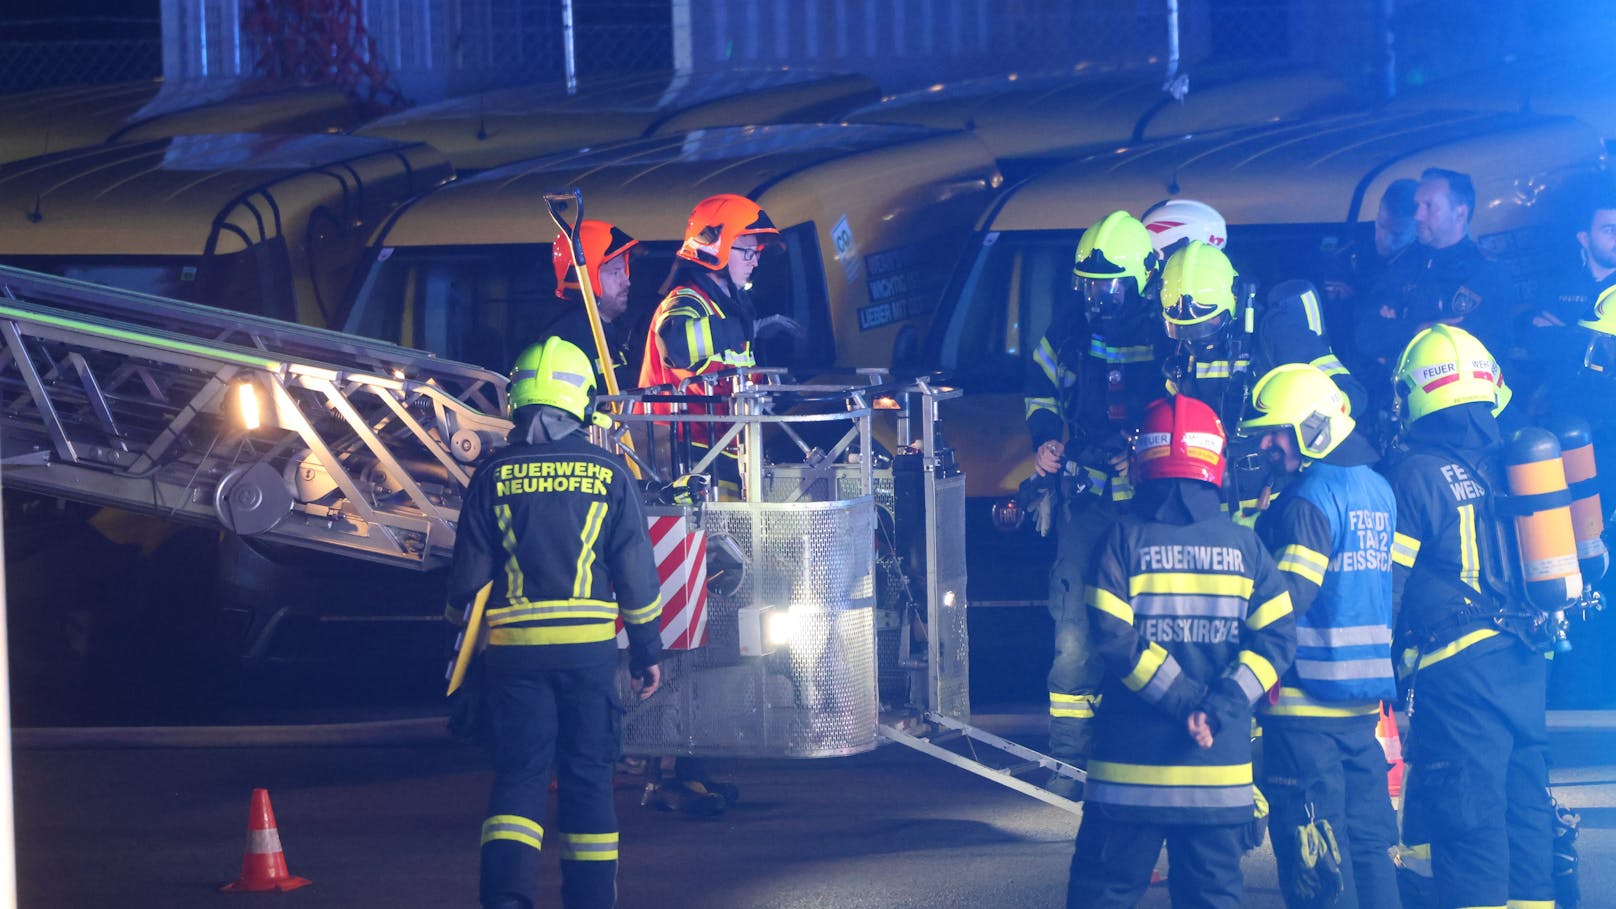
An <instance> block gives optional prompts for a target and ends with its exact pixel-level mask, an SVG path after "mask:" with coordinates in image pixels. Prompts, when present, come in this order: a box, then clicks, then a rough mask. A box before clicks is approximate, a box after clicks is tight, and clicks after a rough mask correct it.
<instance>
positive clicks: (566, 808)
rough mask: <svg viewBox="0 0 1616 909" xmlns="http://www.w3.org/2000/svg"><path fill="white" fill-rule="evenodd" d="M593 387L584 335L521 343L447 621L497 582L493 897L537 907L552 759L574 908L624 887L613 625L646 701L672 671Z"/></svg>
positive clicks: (469, 495) (486, 688)
mask: <svg viewBox="0 0 1616 909" xmlns="http://www.w3.org/2000/svg"><path fill="white" fill-rule="evenodd" d="M594 391H595V370H594V367H593V366H592V364H591V361H590V358H589V357H588V356H586V355H585V354H584V352H583V351H581V350H579V349H578V348H577V347H576V346H575V345H573V344H571V343H569V342H567V341H565V340H563V339H561V338H550V339H549V340H547V341H545V342H544V343H543V344H540V345H534V346H532V347H529V348H528V349H527V350H525V351H523V352H522V354H521V355H520V356H519V357H518V358H517V361H516V368H515V370H514V371H513V372H512V373H511V385H510V406H511V415H512V420H513V422H514V423H515V427H514V428H513V429H512V430H511V439H510V441H511V444H510V445H509V446H508V447H506V448H504V449H501V450H500V451H498V452H496V453H495V454H494V455H493V456H492V457H490V458H489V459H488V460H487V461H485V462H484V463H483V464H482V465H480V466H479V467H478V469H477V473H476V474H475V475H474V476H473V477H472V480H471V484H470V486H469V487H468V488H467V490H466V498H465V502H464V504H463V506H462V508H461V511H460V516H461V517H460V524H459V527H458V535H457V537H456V539H455V552H454V561H453V563H452V565H451V566H450V569H449V578H448V590H449V595H450V600H449V604H450V605H449V619H450V620H451V621H453V622H456V623H459V624H462V625H463V624H465V623H466V622H467V620H468V617H469V616H470V615H471V613H472V604H473V603H474V602H475V600H476V599H477V596H478V593H479V591H481V590H482V589H483V588H484V587H488V591H487V593H486V596H487V600H486V607H485V608H486V611H485V612H484V613H483V625H484V627H486V628H487V649H486V650H484V652H483V654H482V656H481V657H480V658H479V660H480V663H481V667H480V671H481V672H482V673H483V677H482V680H481V684H482V697H483V698H484V705H485V706H484V709H485V710H486V713H487V730H488V732H487V746H488V749H489V752H490V755H491V757H492V762H493V766H494V787H493V792H492V794H491V795H490V796H489V800H488V815H487V818H486V819H485V820H484V821H483V835H482V872H481V879H480V885H479V892H480V898H481V904H482V906H483V907H484V909H532V907H533V906H534V905H536V903H537V889H538V872H539V849H540V847H541V846H542V845H543V844H544V840H545V836H544V824H543V822H542V819H543V818H544V816H545V809H546V805H547V804H548V802H549V796H548V793H547V791H546V790H547V788H548V786H549V782H550V773H551V769H552V767H553V768H554V771H555V777H556V782H557V786H558V795H557V801H558V804H559V809H558V816H557V819H556V821H557V823H556V826H557V828H558V829H557V831H556V833H555V834H554V835H552V837H551V840H552V841H556V840H559V845H560V849H561V877H562V884H561V895H562V902H563V904H564V905H565V906H567V907H568V909H580V907H587V909H609V907H610V906H612V905H613V903H614V902H615V900H616V896H617V817H616V814H615V812H614V810H613V806H612V770H613V763H614V762H615V761H616V760H617V752H618V746H619V729H618V717H619V715H620V713H621V711H622V708H621V706H620V704H619V695H618V687H617V664H618V655H617V641H616V635H617V630H616V623H617V619H618V617H619V616H621V617H622V619H623V622H624V625H625V627H626V629H627V631H628V639H629V671H630V675H631V677H632V678H633V680H634V685H635V687H636V688H638V689H639V693H640V697H642V698H645V697H649V696H650V695H651V693H652V692H654V691H656V689H657V686H658V684H659V682H660V680H661V671H660V669H659V668H658V666H657V663H658V661H659V659H660V656H661V642H660V638H659V632H658V626H659V622H658V619H659V618H660V616H661V613H662V607H661V584H660V583H659V582H658V580H657V574H656V563H655V561H654V559H653V556H652V552H651V539H650V535H649V533H648V531H647V529H646V522H645V512H644V511H643V510H642V508H641V505H640V499H639V491H638V489H637V488H636V487H635V485H634V482H633V479H632V477H630V476H629V474H628V473H627V468H626V467H624V465H623V463H622V462H621V461H620V460H618V459H617V458H615V457H612V456H610V455H608V454H607V453H606V452H605V451H603V450H601V449H600V448H597V447H596V446H594V445H593V444H591V443H590V442H589V439H588V438H587V436H586V435H585V433H584V432H583V431H582V427H583V426H584V424H585V423H586V422H587V421H588V419H589V411H590V408H591V403H592V401H591V399H592V397H593V395H594Z"/></svg>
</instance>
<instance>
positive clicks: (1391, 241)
mask: <svg viewBox="0 0 1616 909" xmlns="http://www.w3.org/2000/svg"><path fill="white" fill-rule="evenodd" d="M1413 242H1414V219H1413V218H1399V217H1398V216H1396V215H1394V214H1392V213H1391V211H1389V210H1388V209H1387V208H1386V206H1384V205H1382V206H1381V207H1380V211H1378V212H1376V213H1375V252H1376V253H1377V254H1379V255H1380V257H1381V258H1382V259H1390V258H1391V257H1392V256H1394V255H1396V254H1397V253H1398V251H1399V250H1401V249H1403V248H1405V247H1407V246H1408V245H1409V244H1410V243H1413Z"/></svg>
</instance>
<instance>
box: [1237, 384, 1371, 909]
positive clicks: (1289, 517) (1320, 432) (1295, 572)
mask: <svg viewBox="0 0 1616 909" xmlns="http://www.w3.org/2000/svg"><path fill="white" fill-rule="evenodd" d="M1251 403H1252V411H1253V414H1252V416H1251V417H1249V418H1248V419H1247V420H1246V421H1245V422H1244V423H1243V424H1241V429H1243V430H1244V431H1245V432H1246V433H1248V434H1249V435H1251V436H1253V437H1256V438H1257V439H1259V444H1260V446H1261V450H1262V452H1263V453H1264V454H1266V455H1268V456H1270V458H1271V460H1273V461H1274V462H1275V463H1276V464H1277V466H1278V467H1279V468H1280V469H1281V470H1282V471H1283V473H1284V474H1285V475H1286V476H1287V477H1288V478H1289V482H1288V483H1287V485H1285V486H1284V487H1283V491H1282V494H1281V496H1280V497H1279V498H1278V499H1277V500H1276V502H1275V504H1274V506H1273V507H1271V508H1270V509H1269V510H1267V511H1265V512H1263V513H1262V515H1261V517H1259V518H1258V519H1257V534H1258V536H1259V537H1260V538H1261V539H1262V541H1263V542H1264V543H1266V544H1267V545H1268V548H1269V550H1270V551H1271V552H1273V554H1274V557H1275V559H1276V560H1277V562H1278V564H1279V570H1280V574H1281V575H1282V576H1283V577H1284V578H1285V584H1286V587H1287V588H1288V589H1289V591H1290V594H1291V606H1292V608H1293V609H1294V610H1295V612H1296V661H1295V662H1294V663H1292V664H1291V668H1290V670H1289V671H1287V672H1286V673H1285V674H1284V675H1283V677H1282V679H1281V681H1280V688H1279V697H1278V699H1277V700H1276V701H1274V702H1273V703H1271V704H1268V705H1266V706H1265V708H1264V717H1263V721H1262V724H1263V736H1262V743H1263V744H1262V756H1263V760H1262V772H1261V776H1262V779H1261V781H1260V783H1259V785H1260V786H1261V788H1262V791H1263V793H1264V794H1265V795H1266V796H1267V797H1268V804H1269V811H1270V813H1269V831H1270V833H1271V835H1272V838H1273V843H1274V858H1275V860H1276V863H1277V864H1278V868H1279V880H1280V889H1281V892H1282V893H1283V894H1284V897H1285V904H1286V905H1287V906H1290V907H1291V909H1326V907H1341V909H1396V907H1397V905H1398V895H1397V878H1396V870H1395V867H1394V866H1393V864H1392V861H1391V857H1390V855H1389V854H1388V852H1387V850H1389V849H1390V848H1391V847H1392V845H1393V844H1394V843H1396V842H1397V821H1396V818H1395V817H1394V815H1393V813H1392V806H1391V802H1390V801H1388V800H1387V798H1386V755H1385V753H1384V752H1383V751H1382V750H1381V746H1380V743H1379V742H1378V741H1377V740H1376V739H1375V726H1376V724H1377V722H1378V721H1379V718H1380V702H1381V701H1383V700H1384V701H1388V702H1389V701H1392V700H1394V699H1395V697H1396V695H1397V692H1396V686H1395V682H1394V680H1393V677H1392V661H1391V643H1392V561H1391V547H1392V529H1393V527H1394V526H1395V519H1396V509H1395V507H1394V505H1393V499H1392V490H1391V486H1390V485H1388V484H1387V482H1386V480H1385V479H1384V478H1383V477H1381V475H1380V474H1378V473H1376V472H1375V469H1374V467H1373V466H1372V465H1373V464H1374V463H1375V462H1376V461H1378V460H1379V458H1380V455H1379V453H1378V452H1377V451H1376V450H1375V448H1374V446H1373V445H1371V444H1370V442H1369V440H1368V439H1366V438H1365V437H1364V435H1363V434H1362V433H1360V432H1358V431H1357V430H1356V429H1355V425H1356V424H1355V422H1354V420H1353V418H1352V417H1351V415H1350V414H1349V413H1348V411H1347V401H1346V396H1345V395H1343V394H1342V393H1341V390H1340V389H1339V388H1338V387H1336V385H1335V383H1333V382H1331V381H1330V378H1329V376H1326V375H1325V374H1324V373H1323V371H1321V370H1319V369H1318V368H1316V367H1313V366H1306V365H1303V364H1300V363H1290V364H1286V365H1284V366H1279V367H1275V368H1274V369H1273V370H1272V371H1270V372H1269V373H1268V374H1267V375H1265V376H1263V377H1262V379H1260V380H1258V382H1257V386H1256V387H1255V388H1254V389H1252V395H1251Z"/></svg>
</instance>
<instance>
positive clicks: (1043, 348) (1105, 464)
mask: <svg viewBox="0 0 1616 909" xmlns="http://www.w3.org/2000/svg"><path fill="white" fill-rule="evenodd" d="M1156 264H1157V263H1156V255H1155V252H1154V251H1153V250H1152V249H1151V246H1150V234H1149V233H1148V232H1147V231H1146V230H1145V226H1144V225H1143V224H1141V223H1139V221H1138V220H1136V219H1135V218H1134V217H1133V216H1132V215H1129V214H1128V213H1127V212H1122V211H1118V212H1112V213H1111V214H1109V215H1107V216H1105V217H1104V218H1102V219H1101V220H1100V221H1098V222H1096V223H1095V224H1094V225H1093V226H1091V227H1090V228H1089V229H1088V230H1086V231H1084V232H1083V236H1082V238H1081V239H1080V240H1079V241H1078V244H1077V255H1076V261H1075V263H1074V265H1073V268H1072V286H1073V288H1074V289H1075V290H1076V291H1077V292H1078V294H1079V295H1080V297H1081V303H1082V308H1081V309H1079V308H1078V307H1075V306H1067V307H1060V308H1057V310H1056V312H1055V317H1054V320H1053V323H1052V324H1051V326H1050V328H1049V330H1048V331H1047V332H1045V334H1044V337H1043V339H1042V340H1041V341H1039V343H1038V348H1037V350H1036V351H1035V352H1034V354H1033V366H1032V369H1031V371H1030V374H1029V376H1028V378H1027V430H1028V432H1029V433H1030V434H1031V436H1032V445H1033V450H1034V452H1035V460H1034V467H1035V470H1036V477H1035V478H1034V479H1032V480H1030V481H1028V482H1029V483H1030V484H1033V485H1034V486H1035V487H1038V488H1039V489H1040V490H1041V491H1042V492H1043V496H1042V502H1041V503H1040V507H1041V508H1048V509H1050V510H1051V512H1052V513H1050V514H1048V515H1047V520H1046V519H1043V518H1041V519H1040V521H1039V528H1040V530H1046V531H1047V529H1048V528H1049V527H1051V526H1053V527H1054V528H1055V531H1056V543H1057V546H1058V550H1057V554H1056V558H1055V564H1054V565H1053V566H1052V568H1051V572H1050V593H1049V611H1050V617H1051V618H1052V619H1053V620H1054V623H1055V658H1054V661H1053V663H1052V664H1051V666H1050V670H1049V742H1050V754H1051V755H1053V756H1054V757H1057V758H1059V759H1061V760H1063V761H1066V762H1067V763H1070V764H1075V765H1077V766H1079V767H1081V766H1084V764H1085V763H1086V762H1087V757H1088V751H1089V744H1090V733H1089V721H1090V719H1091V718H1092V717H1093V716H1094V706H1095V701H1096V700H1097V698H1098V694H1099V685H1100V678H1101V674H1102V671H1103V667H1102V666H1101V664H1100V662H1099V660H1098V659H1097V658H1096V657H1095V655H1094V653H1093V650H1092V648H1091V647H1090V646H1089V642H1088V616H1087V615H1086V609H1085V607H1084V605H1083V583H1084V579H1085V578H1086V577H1087V576H1088V567H1089V556H1090V553H1091V552H1092V551H1093V549H1094V542H1095V540H1097V539H1098V538H1099V534H1100V532H1101V531H1102V530H1104V528H1105V525H1106V524H1108V523H1110V522H1111V521H1112V520H1114V519H1115V518H1116V516H1117V512H1118V509H1119V508H1120V507H1121V506H1122V505H1123V504H1124V503H1126V502H1127V501H1128V500H1129V499H1131V498H1132V497H1133V489H1132V487H1131V486H1129V484H1128V476H1127V471H1126V469H1125V468H1126V465H1127V452H1128V437H1127V433H1129V432H1131V431H1132V430H1133V428H1134V427H1135V426H1137V425H1138V422H1139V419H1140V418H1141V417H1142V416H1143V415H1144V406H1145V404H1146V402H1148V401H1149V400H1150V398H1149V396H1150V395H1151V394H1153V393H1154V389H1153V386H1155V385H1156V384H1157V382H1158V381H1159V380H1157V379H1156V378H1155V377H1156V375H1157V373H1156V367H1155V346H1154V341H1155V339H1156V337H1157V336H1158V335H1159V334H1160V331H1161V330H1160V328H1159V327H1158V325H1159V323H1158V322H1157V320H1156V317H1155V314H1154V313H1153V312H1152V311H1151V307H1150V306H1149V305H1148V303H1147V302H1146V301H1145V298H1144V290H1145V287H1146V285H1148V284H1149V283H1150V281H1151V279H1152V278H1153V277H1155V274H1156ZM1049 786H1050V789H1051V790H1052V791H1056V792H1058V793H1060V794H1062V795H1066V796H1069V797H1075V796H1076V795H1077V794H1078V792H1077V784H1076V781H1075V780H1070V779H1069V778H1066V777H1061V776H1058V775H1057V776H1055V777H1052V778H1051V780H1050V783H1049Z"/></svg>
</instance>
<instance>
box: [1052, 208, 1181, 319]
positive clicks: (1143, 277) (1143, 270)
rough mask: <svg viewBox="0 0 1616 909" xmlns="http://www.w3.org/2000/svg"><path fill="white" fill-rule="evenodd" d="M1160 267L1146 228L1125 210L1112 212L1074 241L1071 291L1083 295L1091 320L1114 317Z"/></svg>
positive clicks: (1143, 289) (1140, 291) (1140, 293)
mask: <svg viewBox="0 0 1616 909" xmlns="http://www.w3.org/2000/svg"><path fill="white" fill-rule="evenodd" d="M1159 264H1160V263H1159V261H1158V259H1157V258H1156V251H1155V250H1154V249H1152V248H1151V245H1150V232H1149V231H1147V230H1145V225H1144V224H1142V223H1140V222H1139V219H1137V218H1135V217H1134V216H1133V215H1130V214H1128V213H1127V212H1125V211H1114V212H1112V213H1111V214H1109V215H1106V216H1105V217H1104V218H1101V219H1100V220H1099V221H1096V222H1095V223H1094V224H1093V225H1091V226H1090V227H1089V228H1088V229H1087V230H1085V231H1083V236H1082V238H1081V239H1079V240H1078V241H1077V255H1076V256H1075V258H1074V261H1073V264H1072V289H1073V290H1076V291H1077V292H1078V293H1079V294H1081V295H1082V296H1083V304H1084V310H1085V311H1086V312H1087V314H1088V316H1089V318H1090V319H1101V318H1113V317H1115V316H1117V315H1120V314H1121V313H1122V312H1123V311H1124V310H1125V309H1126V308H1127V304H1128V303H1129V302H1130V301H1133V300H1138V299H1139V298H1140V297H1141V296H1142V295H1143V294H1144V292H1145V285H1146V284H1148V283H1150V279H1151V278H1152V277H1154V276H1155V273H1156V270H1157V266H1158V265H1159Z"/></svg>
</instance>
